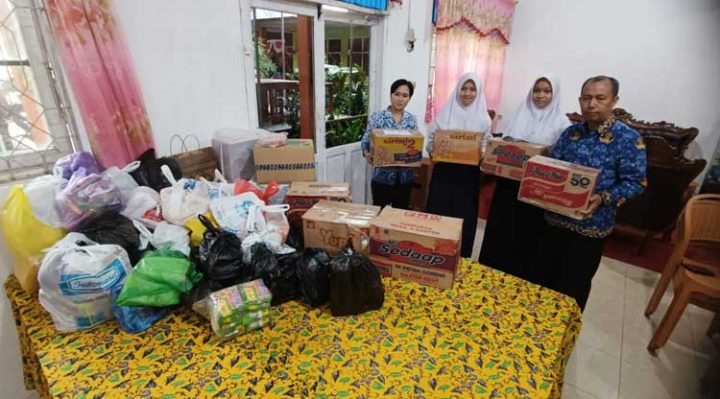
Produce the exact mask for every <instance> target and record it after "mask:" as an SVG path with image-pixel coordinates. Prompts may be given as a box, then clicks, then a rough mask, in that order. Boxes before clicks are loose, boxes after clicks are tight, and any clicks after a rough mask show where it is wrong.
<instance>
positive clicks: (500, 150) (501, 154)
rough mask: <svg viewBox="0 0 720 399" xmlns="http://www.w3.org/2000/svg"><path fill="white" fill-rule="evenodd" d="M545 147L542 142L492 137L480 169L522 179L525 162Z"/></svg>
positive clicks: (497, 174) (514, 178)
mask: <svg viewBox="0 0 720 399" xmlns="http://www.w3.org/2000/svg"><path fill="white" fill-rule="evenodd" d="M544 148H545V146H543V145H540V144H532V143H526V142H520V141H505V140H502V139H495V138H492V139H489V140H488V143H487V148H486V149H485V156H484V157H483V160H482V164H481V165H480V169H481V170H482V171H483V172H484V173H488V174H491V175H495V176H500V177H505V178H507V179H512V180H518V181H520V180H521V179H522V176H523V165H525V162H527V160H528V159H530V158H532V157H533V156H535V155H540V154H541V153H542V151H543V149H544Z"/></svg>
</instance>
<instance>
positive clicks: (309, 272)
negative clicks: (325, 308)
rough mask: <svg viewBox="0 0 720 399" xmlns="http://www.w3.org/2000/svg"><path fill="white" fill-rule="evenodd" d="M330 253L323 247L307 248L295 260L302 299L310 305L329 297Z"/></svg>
mask: <svg viewBox="0 0 720 399" xmlns="http://www.w3.org/2000/svg"><path fill="white" fill-rule="evenodd" d="M329 264H330V255H328V253H327V252H325V250H323V249H315V248H307V249H305V250H304V251H302V253H301V254H300V256H299V258H298V259H297V260H296V262H295V273H297V276H298V280H299V281H298V283H299V286H300V291H302V295H303V299H304V300H305V302H307V303H308V304H309V305H310V306H312V307H318V306H322V305H324V304H326V303H327V302H328V300H329V299H330V269H329Z"/></svg>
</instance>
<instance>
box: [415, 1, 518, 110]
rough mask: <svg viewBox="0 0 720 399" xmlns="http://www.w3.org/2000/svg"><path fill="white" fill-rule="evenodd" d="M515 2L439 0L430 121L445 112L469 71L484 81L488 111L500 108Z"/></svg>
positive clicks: (429, 101) (429, 105) (429, 102)
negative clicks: (453, 94)
mask: <svg viewBox="0 0 720 399" xmlns="http://www.w3.org/2000/svg"><path fill="white" fill-rule="evenodd" d="M515 3H516V2H515V1H514V0H446V1H443V0H438V20H437V25H436V29H437V49H436V54H435V56H436V66H435V81H434V82H433V91H432V92H433V95H432V96H431V97H430V98H429V100H428V106H427V107H426V110H427V114H426V117H425V120H426V121H428V122H429V121H430V120H432V118H433V117H434V113H435V111H438V110H440V109H442V106H443V105H444V104H445V102H446V101H447V99H448V96H449V95H450V94H451V93H452V91H453V89H454V88H455V84H456V83H457V79H459V78H460V76H461V75H462V74H463V73H465V72H469V71H473V72H475V73H477V74H478V76H480V78H481V79H482V80H483V85H484V90H485V97H486V98H487V104H488V108H491V109H495V110H497V109H498V107H499V106H500V100H501V97H502V83H503V71H504V67H505V49H506V46H507V44H508V43H509V38H510V33H511V28H512V17H513V13H514V11H515Z"/></svg>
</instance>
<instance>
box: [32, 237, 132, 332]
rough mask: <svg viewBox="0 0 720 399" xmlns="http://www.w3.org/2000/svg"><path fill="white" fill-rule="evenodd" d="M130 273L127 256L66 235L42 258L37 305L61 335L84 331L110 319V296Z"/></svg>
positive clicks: (120, 250)
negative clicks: (62, 333) (113, 289)
mask: <svg viewBox="0 0 720 399" xmlns="http://www.w3.org/2000/svg"><path fill="white" fill-rule="evenodd" d="M131 271H132V268H131V266H130V259H129V258H128V255H127V252H125V250H124V249H123V248H122V247H120V246H118V245H112V244H108V245H99V244H96V243H95V242H93V241H91V240H90V239H89V238H87V237H86V236H85V235H83V234H80V233H69V234H68V235H67V236H66V237H65V238H63V239H62V240H60V241H58V242H57V243H56V244H55V245H54V246H52V247H51V248H50V249H49V250H48V251H47V254H46V255H45V258H44V259H43V262H42V265H41V266H40V271H39V272H38V282H39V283H40V293H39V299H40V304H42V306H43V307H44V308H45V309H46V310H47V311H48V312H49V313H50V316H51V317H52V320H53V323H54V324H55V328H56V329H57V330H58V331H61V332H71V331H78V330H86V329H89V328H92V327H95V326H96V325H98V324H100V323H103V322H106V321H108V320H111V319H112V318H113V313H112V309H111V307H110V305H111V303H112V297H111V295H110V292H111V290H112V288H113V287H115V286H116V285H118V284H124V283H125V280H126V279H127V276H128V275H129V274H130V272H131Z"/></svg>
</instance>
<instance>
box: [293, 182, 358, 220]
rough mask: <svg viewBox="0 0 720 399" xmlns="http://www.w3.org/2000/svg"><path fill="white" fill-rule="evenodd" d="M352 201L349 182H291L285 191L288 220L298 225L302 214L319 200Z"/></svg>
mask: <svg viewBox="0 0 720 399" xmlns="http://www.w3.org/2000/svg"><path fill="white" fill-rule="evenodd" d="M323 199H324V200H331V201H342V202H352V196H351V195H350V184H348V183H344V182H343V183H321V182H304V181H303V182H300V181H296V182H292V183H290V190H289V191H288V193H287V204H288V205H289V206H290V210H289V211H288V221H289V222H290V224H291V225H293V226H297V227H298V228H299V227H300V225H301V223H302V216H303V214H305V212H306V211H307V210H308V209H310V208H312V206H313V205H315V204H317V203H318V201H320V200H323Z"/></svg>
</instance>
